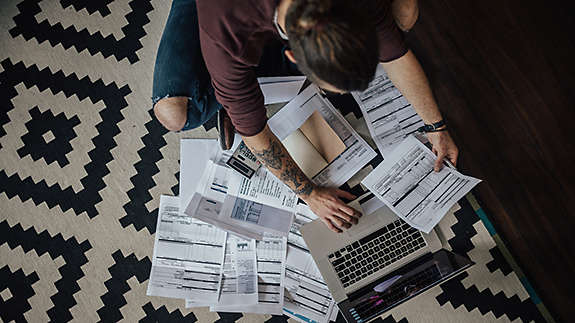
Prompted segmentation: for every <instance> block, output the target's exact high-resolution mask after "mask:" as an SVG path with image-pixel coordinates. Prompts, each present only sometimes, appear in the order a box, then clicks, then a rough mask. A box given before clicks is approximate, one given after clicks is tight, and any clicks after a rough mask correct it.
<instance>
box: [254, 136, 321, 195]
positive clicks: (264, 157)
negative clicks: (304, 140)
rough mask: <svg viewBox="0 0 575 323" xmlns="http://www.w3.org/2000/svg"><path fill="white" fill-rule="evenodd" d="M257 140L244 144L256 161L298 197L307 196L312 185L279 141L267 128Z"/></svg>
mask: <svg viewBox="0 0 575 323" xmlns="http://www.w3.org/2000/svg"><path fill="white" fill-rule="evenodd" d="M258 136H259V135H258ZM258 139H259V140H257V141H251V140H249V139H248V142H246V144H247V145H248V147H250V149H251V150H252V152H253V153H254V155H255V156H256V157H257V158H258V160H259V161H260V162H261V163H262V164H263V165H264V166H266V167H267V168H268V169H269V170H270V171H271V172H272V173H273V174H274V175H275V176H277V177H278V178H279V179H281V180H282V181H283V182H284V183H285V184H286V185H287V186H289V188H291V189H292V190H293V191H294V193H296V194H297V195H298V196H300V197H306V196H308V195H309V194H310V193H311V192H312V190H313V188H314V186H313V184H312V183H311V181H310V180H309V179H308V178H307V176H305V174H304V173H303V172H302V171H301V169H300V168H299V166H298V165H297V164H296V163H295V161H294V160H293V159H292V158H291V156H290V155H289V153H288V152H287V150H286V149H285V147H284V146H283V145H282V143H281V142H280V141H279V139H278V138H277V137H276V136H275V135H273V133H272V132H271V131H269V129H267V128H266V129H265V130H264V131H262V137H260V138H258Z"/></svg>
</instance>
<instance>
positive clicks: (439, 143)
mask: <svg viewBox="0 0 575 323" xmlns="http://www.w3.org/2000/svg"><path fill="white" fill-rule="evenodd" d="M427 138H428V139H429V142H431V145H432V146H433V149H432V151H433V153H434V154H436V155H437V159H436V160H435V165H434V166H433V169H434V170H435V171H436V172H439V171H440V170H441V167H442V165H443V159H444V158H447V159H448V160H449V161H450V162H451V163H452V164H453V166H455V165H456V164H457V155H458V154H459V150H458V149H457V146H456V145H455V143H454V142H453V139H451V136H450V135H449V132H447V131H438V132H428V133H427Z"/></svg>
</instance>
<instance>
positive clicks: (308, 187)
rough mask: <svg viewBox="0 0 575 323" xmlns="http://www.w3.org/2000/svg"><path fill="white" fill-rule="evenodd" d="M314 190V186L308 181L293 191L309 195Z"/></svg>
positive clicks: (301, 194)
mask: <svg viewBox="0 0 575 323" xmlns="http://www.w3.org/2000/svg"><path fill="white" fill-rule="evenodd" d="M312 190H313V186H312V185H311V184H310V183H309V182H307V183H305V184H304V185H303V187H302V188H297V189H295V190H293V192H294V193H295V194H296V195H299V196H308V195H310V194H311V191H312Z"/></svg>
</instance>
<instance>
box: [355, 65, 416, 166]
mask: <svg viewBox="0 0 575 323" xmlns="http://www.w3.org/2000/svg"><path fill="white" fill-rule="evenodd" d="M352 95H353V97H354V99H355V100H356V101H357V103H358V104H359V107H360V108H361V112H362V113H363V117H364V118H365V122H366V123H367V128H368V129H369V133H370V134H371V136H372V137H373V140H374V141H375V144H376V145H377V148H378V149H379V151H380V153H381V155H382V156H383V157H387V155H388V154H389V153H390V152H391V151H392V150H393V148H394V147H395V146H397V144H399V143H400V142H401V141H402V140H403V139H404V138H405V137H407V136H408V135H410V134H412V133H414V132H416V131H417V128H419V127H421V126H423V120H421V118H420V117H419V115H418V114H417V113H416V112H415V109H414V108H413V107H412V106H411V104H409V102H407V99H406V98H405V97H404V96H403V95H401V93H400V92H399V90H398V89H397V88H396V87H395V86H394V85H393V83H391V80H390V79H389V78H388V77H387V74H385V71H384V70H383V67H382V66H381V65H379V66H378V67H377V71H376V74H375V77H374V79H373V81H371V83H370V84H369V86H368V88H367V90H365V91H363V92H352Z"/></svg>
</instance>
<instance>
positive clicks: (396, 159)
mask: <svg viewBox="0 0 575 323" xmlns="http://www.w3.org/2000/svg"><path fill="white" fill-rule="evenodd" d="M435 159H436V156H435V155H434V154H433V153H432V152H431V151H430V150H429V149H428V148H427V147H426V146H425V145H424V144H422V143H421V142H420V141H419V140H417V139H416V138H415V137H414V136H409V137H407V138H406V139H405V140H404V141H403V142H402V143H401V144H399V145H398V146H397V147H396V148H395V149H394V150H393V151H392V153H391V154H389V155H388V156H387V157H386V159H384V160H383V162H381V164H379V165H378V166H377V167H376V168H375V169H374V170H373V171H372V172H371V173H370V174H369V175H368V176H367V177H365V178H364V179H363V181H362V182H361V183H362V184H363V185H365V186H366V187H367V188H368V189H369V190H370V191H371V192H372V193H373V194H374V195H375V196H377V197H378V198H379V199H380V200H381V201H382V202H383V203H385V204H386V205H387V206H388V207H389V208H390V209H391V210H392V211H393V212H394V213H395V214H397V216H399V217H400V218H401V219H403V220H404V221H405V222H407V223H408V224H409V225H411V226H412V227H414V228H416V229H418V230H421V231H423V232H425V233H429V232H430V231H431V230H432V229H433V227H434V226H435V225H436V224H437V223H438V222H439V221H440V220H441V219H442V218H443V216H444V215H445V214H446V213H447V212H448V211H449V209H450V208H451V207H452V206H453V205H455V204H456V203H457V202H458V201H459V200H460V199H461V198H463V196H465V194H467V193H468V192H469V191H471V189H472V188H473V187H475V185H477V184H479V183H480V182H481V180H479V179H477V178H473V177H470V176H465V175H463V174H461V173H460V172H458V171H457V170H456V169H455V168H454V167H452V166H447V165H444V166H443V168H442V169H441V171H439V172H435V171H434V170H433V165H434V162H435Z"/></svg>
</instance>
